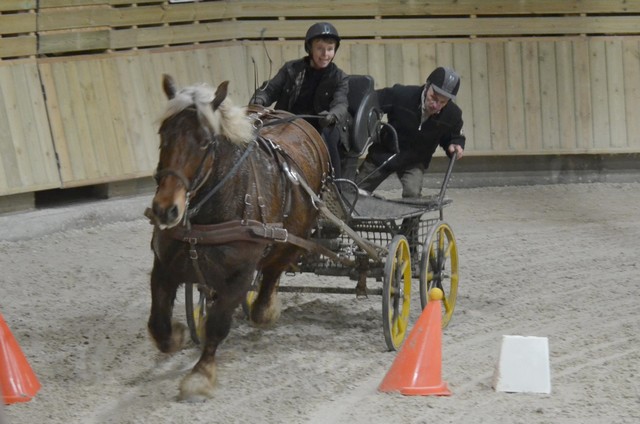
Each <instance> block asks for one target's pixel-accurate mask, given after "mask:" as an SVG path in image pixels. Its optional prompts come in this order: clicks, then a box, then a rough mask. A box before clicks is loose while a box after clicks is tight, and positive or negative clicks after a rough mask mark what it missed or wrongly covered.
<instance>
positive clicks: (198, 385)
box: [178, 296, 240, 402]
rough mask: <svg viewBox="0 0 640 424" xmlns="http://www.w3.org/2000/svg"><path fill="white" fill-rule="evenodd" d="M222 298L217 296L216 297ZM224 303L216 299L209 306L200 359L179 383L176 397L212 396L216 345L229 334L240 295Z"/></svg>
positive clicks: (202, 397)
mask: <svg viewBox="0 0 640 424" xmlns="http://www.w3.org/2000/svg"><path fill="white" fill-rule="evenodd" d="M220 298H222V296H221V297H219V298H218V299H220ZM226 300H227V302H226V303H222V301H220V300H216V301H215V302H214V304H213V305H212V306H211V309H210V311H209V314H208V315H207V321H206V324H205V329H206V337H205V342H204V346H203V347H202V355H201V356H200V360H199V361H198V363H197V364H196V365H195V366H194V367H193V370H191V372H190V373H189V374H188V375H187V376H186V377H185V378H184V379H183V380H182V382H181V383H180V394H179V396H178V399H179V400H181V401H187V402H200V401H204V400H206V399H207V398H211V397H213V394H214V388H215V381H216V363H215V354H216V350H217V349H218V345H219V344H220V343H221V342H222V341H223V340H224V339H225V338H226V337H227V336H228V335H229V330H230V329H231V320H232V317H233V311H234V309H235V308H236V307H237V306H238V304H239V303H240V296H236V298H235V299H233V300H231V301H229V299H226Z"/></svg>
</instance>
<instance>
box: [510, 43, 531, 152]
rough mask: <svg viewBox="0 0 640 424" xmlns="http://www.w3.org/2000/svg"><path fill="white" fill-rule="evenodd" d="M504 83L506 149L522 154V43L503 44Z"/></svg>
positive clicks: (524, 143)
mask: <svg viewBox="0 0 640 424" xmlns="http://www.w3.org/2000/svg"><path fill="white" fill-rule="evenodd" d="M505 83H506V106H507V124H508V137H509V142H508V146H507V149H509V150H515V151H518V152H523V151H524V150H525V147H526V133H525V122H524V102H525V100H524V95H523V89H524V81H523V78H522V43H520V42H514V41H508V42H507V43H506V44H505Z"/></svg>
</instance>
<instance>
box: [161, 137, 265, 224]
mask: <svg viewBox="0 0 640 424" xmlns="http://www.w3.org/2000/svg"><path fill="white" fill-rule="evenodd" d="M205 129H206V132H207V138H208V141H207V144H206V145H205V146H202V147H201V149H202V150H204V154H203V155H202V159H201V160H200V164H198V168H197V169H196V172H195V174H194V175H195V178H194V179H193V180H192V181H189V179H188V178H187V177H186V176H185V175H184V174H183V173H182V172H181V171H176V170H174V169H170V168H165V169H161V170H156V172H155V174H154V178H155V180H156V184H157V185H158V186H159V185H160V182H161V181H162V180H163V179H164V178H166V177H167V176H169V175H171V176H174V177H175V178H177V179H178V180H180V182H181V183H182V185H183V186H184V187H185V189H186V190H187V193H186V195H185V205H184V209H185V213H184V217H183V225H185V224H186V223H187V222H188V220H189V219H191V218H193V217H194V216H196V215H197V214H198V212H199V211H200V209H201V208H202V206H203V205H204V204H205V203H206V202H207V201H208V200H209V199H211V197H212V196H213V195H214V194H215V193H216V192H218V191H219V190H220V189H221V188H222V186H223V185H224V184H225V183H226V182H227V181H228V180H229V179H230V178H231V177H232V176H233V175H235V173H236V172H238V170H239V169H240V165H242V163H243V162H244V161H245V160H246V159H247V158H248V157H249V154H250V153H251V152H252V151H253V149H254V147H255V146H256V142H255V140H254V141H253V142H252V143H251V144H249V146H248V147H247V148H246V149H245V151H244V153H243V154H242V156H241V157H240V159H239V160H238V161H237V162H236V163H235V164H234V165H233V167H232V168H231V170H229V172H228V173H227V174H226V175H225V176H224V177H223V178H222V179H221V180H220V181H219V182H218V184H216V185H215V186H214V187H213V188H212V189H211V190H210V191H209V192H208V193H207V194H206V195H205V196H204V197H203V198H202V199H200V201H199V202H198V203H197V204H196V205H195V206H193V207H191V206H190V202H191V199H193V198H194V197H195V195H196V193H197V192H198V190H199V189H200V188H201V187H202V186H203V185H204V183H205V182H206V181H207V180H208V179H209V177H210V176H211V173H212V169H211V168H210V169H208V170H207V171H206V172H204V164H205V162H206V160H207V158H208V157H209V155H212V156H213V150H214V147H215V146H216V145H217V144H218V143H219V138H218V136H217V135H216V136H213V135H211V132H210V131H209V129H207V128H206V127H205Z"/></svg>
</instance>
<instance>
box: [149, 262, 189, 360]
mask: <svg viewBox="0 0 640 424" xmlns="http://www.w3.org/2000/svg"><path fill="white" fill-rule="evenodd" d="M169 275H170V274H169V273H168V272H166V270H164V271H163V270H162V265H161V264H160V261H159V260H158V258H155V259H154V263H153V270H152V271H151V313H150V314H149V321H148V323H147V328H148V329H149V333H150V334H151V337H152V338H153V340H154V341H155V343H156V346H157V347H158V349H160V351H161V352H164V353H171V352H175V351H178V350H180V349H181V348H182V347H183V346H184V345H185V343H186V340H187V338H188V330H187V328H186V326H185V325H184V324H182V323H179V322H171V316H172V314H173V303H174V301H175V298H176V291H177V290H178V284H179V283H177V282H174V281H172V279H171V277H169Z"/></svg>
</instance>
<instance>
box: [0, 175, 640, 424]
mask: <svg viewBox="0 0 640 424" xmlns="http://www.w3.org/2000/svg"><path fill="white" fill-rule="evenodd" d="M639 193H640V183H620V184H607V183H597V184H571V185H548V186H528V187H496V188H475V189H451V190H449V192H448V196H449V197H451V198H452V199H453V204H452V205H451V206H450V207H448V208H447V209H446V210H445V219H446V221H447V222H449V223H450V224H451V226H452V227H453V230H454V232H455V234H456V237H457V242H458V247H459V251H460V270H461V271H460V273H461V283H460V292H459V297H458V302H457V307H456V311H455V314H454V316H453V319H452V322H451V324H450V326H449V327H448V328H447V329H446V330H445V332H444V334H443V363H442V370H443V378H444V380H446V381H447V382H448V383H449V387H450V388H451V390H452V392H453V395H452V396H451V397H446V398H439V397H405V396H402V395H396V394H383V393H379V392H377V390H376V388H377V386H378V384H379V383H380V381H381V380H382V378H383V377H384V376H385V374H386V372H387V371H388V369H389V366H390V365H391V363H392V361H393V359H394V357H395V355H396V353H393V352H388V351H387V350H386V348H385V342H384V337H383V333H382V322H381V299H380V298H379V297H370V298H369V299H364V300H362V299H360V300H357V299H355V298H354V297H352V296H345V295H316V294H306V295H301V294H282V295H281V300H282V305H283V313H282V316H281V318H280V320H279V321H278V323H277V325H276V326H275V327H274V328H273V329H268V330H259V329H256V328H253V327H251V326H250V325H249V324H248V323H247V322H246V321H244V320H243V319H242V314H241V313H240V310H238V313H237V315H236V317H237V319H236V321H235V323H234V325H233V328H232V331H231V334H230V336H229V338H228V339H227V340H226V342H225V343H224V344H223V345H222V346H221V348H220V349H219V353H218V356H217V358H218V364H219V368H218V374H219V378H218V389H217V395H216V397H215V398H214V399H212V400H210V401H208V402H206V403H201V404H184V403H179V402H177V401H176V395H177V387H178V383H179V381H180V379H181V378H182V376H183V375H184V374H185V373H186V372H187V371H188V370H189V369H190V368H191V366H192V365H193V364H194V363H195V361H196V359H197V357H198V351H197V349H196V348H195V347H190V348H187V349H186V350H183V351H182V352H180V353H178V354H175V355H173V356H164V355H161V354H159V353H158V352H157V351H156V349H155V347H154V346H153V344H152V343H151V341H150V340H149V337H148V335H147V331H146V321H147V316H148V310H149V305H150V295H149V289H148V280H149V271H150V269H151V264H152V254H151V251H150V250H149V239H150V234H151V227H150V225H149V224H148V223H147V221H146V220H145V219H143V218H142V211H143V209H144V207H145V206H146V204H147V202H148V199H149V198H148V197H138V198H129V199H120V200H108V201H102V202H97V203H90V204H82V205H78V206H75V207H67V208H62V209H54V210H48V211H36V212H27V213H21V214H16V215H10V216H5V217H0V227H2V230H0V240H2V241H0V270H1V271H0V281H1V283H0V311H1V312H2V315H3V316H4V318H5V320H6V321H7V322H8V323H9V325H10V328H11V330H12V333H13V334H14V336H15V337H16V338H17V339H18V341H19V343H20V345H21V347H22V349H23V351H24V353H25V355H26V356H27V357H28V359H29V361H30V363H31V366H32V367H33V369H34V370H35V372H36V374H37V376H38V378H39V380H40V382H41V383H42V386H43V387H42V389H41V390H40V392H38V394H37V395H36V396H35V398H34V399H32V400H31V401H29V402H26V403H20V404H13V405H10V406H7V407H6V408H5V409H6V410H5V413H6V415H7V419H8V422H9V423H10V424H33V423H47V424H63V423H64V424H69V423H81V424H90V423H153V424H162V423H167V424H169V423H171V424H179V423H185V424H192V423H225V424H226V423H250V422H259V423H274V424H275V423H354V424H357V423H362V424H373V423H385V422H392V423H434V422H437V423H465V424H469V423H510V424H511V423H526V424H533V423H554V424H555V423H560V424H569V423H571V424H574V423H575V424H578V423H580V424H588V423H593V424H596V423H597V424H600V423H608V424H613V423H637V422H639V421H640V349H639V346H640V332H639V331H638V329H639V328H640V296H639V295H640V196H639V195H638V194H639ZM383 194H388V195H390V196H393V195H394V194H395V195H397V194H398V193H397V192H386V193H385V192H383ZM287 281H289V282H291V283H295V284H326V285H337V284H344V283H345V280H343V279H335V278H328V277H317V276H314V275H298V276H295V277H285V278H284V280H283V284H286V283H287ZM348 284H349V285H350V284H352V283H351V282H348ZM413 305H414V309H415V311H414V313H413V314H412V321H411V322H412V323H413V322H415V320H416V319H417V317H418V315H419V311H418V309H419V308H418V305H419V299H418V295H417V293H416V294H415V295H414V300H413ZM176 312H177V315H178V317H179V318H180V319H184V308H183V306H182V300H180V304H178V305H177V307H176ZM503 335H525V336H542V337H547V338H548V340H549V347H550V363H551V385H552V393H551V394H550V395H541V394H508V393H500V392H496V391H494V390H493V389H492V387H491V381H492V376H493V372H494V368H495V366H496V362H497V358H498V353H499V348H500V341H501V338H502V336H503Z"/></svg>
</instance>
